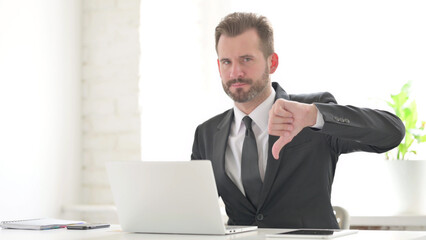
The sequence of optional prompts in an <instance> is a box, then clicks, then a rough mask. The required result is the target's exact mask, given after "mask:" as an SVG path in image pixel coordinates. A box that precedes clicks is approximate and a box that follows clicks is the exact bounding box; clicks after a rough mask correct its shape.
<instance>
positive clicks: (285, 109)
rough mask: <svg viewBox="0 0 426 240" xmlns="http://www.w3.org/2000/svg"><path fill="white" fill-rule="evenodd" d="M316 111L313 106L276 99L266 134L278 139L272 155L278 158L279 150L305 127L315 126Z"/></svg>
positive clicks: (270, 112)
mask: <svg viewBox="0 0 426 240" xmlns="http://www.w3.org/2000/svg"><path fill="white" fill-rule="evenodd" d="M317 113H318V109H317V107H316V106H315V105H313V104H305V103H299V102H294V101H289V100H284V99H278V100H277V101H276V102H275V103H274V105H272V108H271V110H270V111H269V122H268V132H269V134H270V135H274V136H279V137H280V138H279V139H278V140H277V141H276V142H275V143H274V145H273V146H272V155H273V156H274V158H275V159H278V158H279V154H280V151H281V149H282V148H283V147H284V146H285V145H286V144H287V143H289V142H291V140H293V138H294V137H295V136H296V135H297V134H299V132H300V131H302V129H303V128H305V127H310V126H313V125H315V123H316V120H317Z"/></svg>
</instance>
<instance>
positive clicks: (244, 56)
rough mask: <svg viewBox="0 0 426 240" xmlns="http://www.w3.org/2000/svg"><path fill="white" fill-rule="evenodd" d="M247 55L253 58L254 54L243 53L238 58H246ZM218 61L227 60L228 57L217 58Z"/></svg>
mask: <svg viewBox="0 0 426 240" xmlns="http://www.w3.org/2000/svg"><path fill="white" fill-rule="evenodd" d="M247 57H249V58H254V55H250V54H245V55H242V56H239V57H238V58H247ZM219 61H221V62H222V61H229V58H221V59H219Z"/></svg>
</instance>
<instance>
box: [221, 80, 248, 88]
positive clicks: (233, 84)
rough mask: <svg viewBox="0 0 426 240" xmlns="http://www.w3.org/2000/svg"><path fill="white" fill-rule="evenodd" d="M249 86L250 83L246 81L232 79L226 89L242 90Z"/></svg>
mask: <svg viewBox="0 0 426 240" xmlns="http://www.w3.org/2000/svg"><path fill="white" fill-rule="evenodd" d="M250 84H251V81H250V80H248V79H234V80H232V81H229V82H228V84H227V85H228V87H230V88H231V87H232V88H242V87H245V86H248V85H250Z"/></svg>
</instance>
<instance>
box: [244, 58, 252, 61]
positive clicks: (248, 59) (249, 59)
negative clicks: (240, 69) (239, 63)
mask: <svg viewBox="0 0 426 240" xmlns="http://www.w3.org/2000/svg"><path fill="white" fill-rule="evenodd" d="M251 60H252V59H251V58H249V57H245V58H244V59H243V61H244V62H250V61H251Z"/></svg>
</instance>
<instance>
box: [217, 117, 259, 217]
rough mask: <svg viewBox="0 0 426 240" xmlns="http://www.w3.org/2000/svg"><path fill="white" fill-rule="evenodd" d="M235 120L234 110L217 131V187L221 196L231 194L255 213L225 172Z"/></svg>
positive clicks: (219, 125)
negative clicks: (229, 140) (226, 156)
mask: <svg viewBox="0 0 426 240" xmlns="http://www.w3.org/2000/svg"><path fill="white" fill-rule="evenodd" d="M233 119H234V110H232V109H231V110H230V111H229V112H228V113H227V114H226V115H225V117H224V118H223V120H222V121H221V122H220V123H219V124H218V127H217V131H216V134H215V136H214V141H213V159H212V163H213V169H214V171H215V176H216V185H217V186H218V190H219V194H221V193H228V194H221V195H223V196H222V197H226V196H230V194H231V196H230V197H231V198H237V199H239V202H240V203H241V204H242V205H244V207H245V208H246V209H250V210H251V211H253V212H255V209H254V207H253V205H252V204H251V203H250V202H249V201H248V199H247V198H246V197H245V196H244V194H243V193H242V192H241V191H240V189H239V188H238V187H237V186H236V185H235V184H234V182H233V181H232V180H231V178H230V177H229V176H228V174H226V171H225V152H226V147H227V144H228V136H229V131H230V129H231V123H232V120H233ZM229 193H230V194H229ZM224 200H225V199H224Z"/></svg>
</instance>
